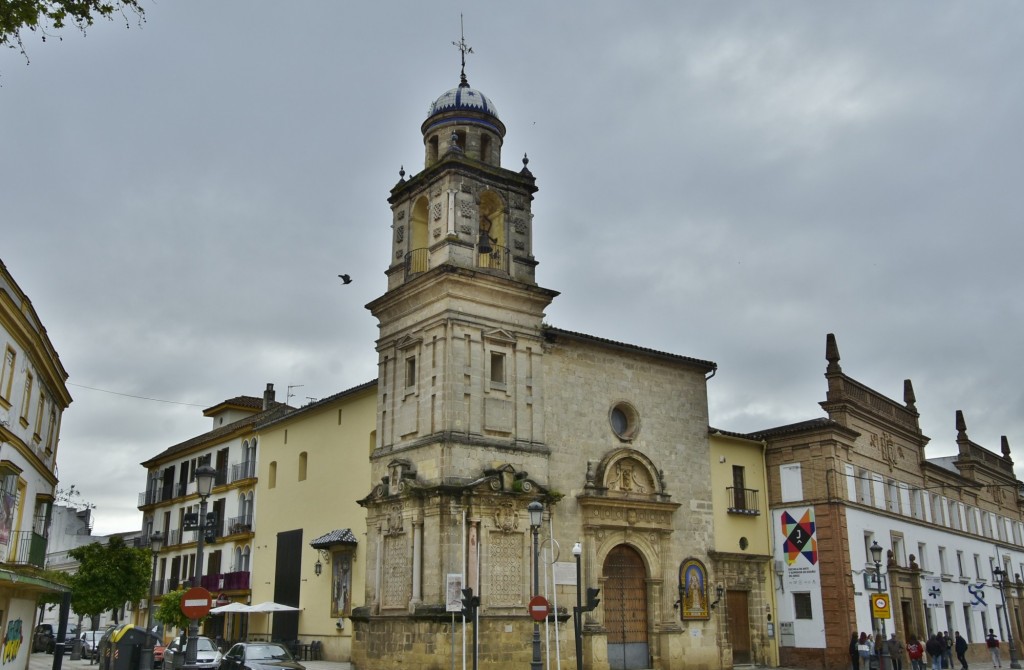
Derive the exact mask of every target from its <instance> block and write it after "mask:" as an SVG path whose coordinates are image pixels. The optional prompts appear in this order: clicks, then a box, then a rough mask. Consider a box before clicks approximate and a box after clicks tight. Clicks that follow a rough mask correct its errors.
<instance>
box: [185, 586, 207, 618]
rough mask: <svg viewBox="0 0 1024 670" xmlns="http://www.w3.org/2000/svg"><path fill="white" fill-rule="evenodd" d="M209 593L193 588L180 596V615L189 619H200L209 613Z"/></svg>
mask: <svg viewBox="0 0 1024 670" xmlns="http://www.w3.org/2000/svg"><path fill="white" fill-rule="evenodd" d="M210 600H211V596H210V592H209V591H207V590H206V589H204V588H203V587H201V586H193V587H192V588H190V589H189V590H188V591H185V593H183V594H182V596H181V613H182V614H184V615H185V616H186V617H188V618H189V619H202V618H203V617H204V616H206V615H207V614H209V613H210V606H211V603H210Z"/></svg>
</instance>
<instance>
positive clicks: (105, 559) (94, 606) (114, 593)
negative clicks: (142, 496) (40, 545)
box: [68, 535, 151, 621]
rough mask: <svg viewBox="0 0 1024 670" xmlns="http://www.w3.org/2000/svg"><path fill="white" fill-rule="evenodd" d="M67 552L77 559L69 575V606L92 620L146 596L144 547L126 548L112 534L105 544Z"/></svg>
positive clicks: (146, 581)
mask: <svg viewBox="0 0 1024 670" xmlns="http://www.w3.org/2000/svg"><path fill="white" fill-rule="evenodd" d="M68 555H69V556H70V557H71V558H73V559H75V560H77V561H78V571H77V572H76V573H75V574H73V575H71V589H72V595H71V606H72V607H73V608H74V609H75V611H76V612H78V613H79V614H82V615H85V616H89V617H92V619H93V621H96V620H97V617H98V615H99V614H100V613H101V612H105V611H107V610H115V609H117V608H119V607H121V606H122V605H124V604H125V603H126V602H129V601H133V602H134V601H139V600H141V599H142V598H145V597H147V596H148V595H149V582H150V578H151V574H150V573H151V569H150V566H149V560H150V556H149V552H147V551H146V550H145V549H140V548H136V547H129V546H128V545H126V544H125V543H124V540H123V539H121V538H120V537H118V536H116V535H115V536H113V537H111V538H110V540H109V542H107V544H100V543H99V542H93V543H92V544H87V545H84V546H81V547H75V548H74V549H72V550H71V551H69V552H68Z"/></svg>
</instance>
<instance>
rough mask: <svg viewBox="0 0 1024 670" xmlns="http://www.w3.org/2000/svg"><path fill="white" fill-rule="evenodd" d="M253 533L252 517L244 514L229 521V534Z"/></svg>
mask: <svg viewBox="0 0 1024 670" xmlns="http://www.w3.org/2000/svg"><path fill="white" fill-rule="evenodd" d="M251 532H252V515H251V514H244V515H242V516H234V517H231V518H229V519H228V527H227V534H228V535H237V534H239V533H251Z"/></svg>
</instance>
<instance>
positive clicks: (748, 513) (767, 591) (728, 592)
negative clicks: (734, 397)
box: [709, 428, 779, 667]
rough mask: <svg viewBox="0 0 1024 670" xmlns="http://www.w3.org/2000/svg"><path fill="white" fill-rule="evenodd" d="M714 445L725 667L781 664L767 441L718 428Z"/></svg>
mask: <svg viewBox="0 0 1024 670" xmlns="http://www.w3.org/2000/svg"><path fill="white" fill-rule="evenodd" d="M709 447H710V453H711V482H712V484H711V488H712V491H711V502H712V506H713V508H714V526H715V531H714V536H715V541H714V549H713V550H712V551H711V552H709V555H710V557H711V558H712V560H713V561H714V562H715V567H716V569H715V571H714V572H715V574H717V575H718V579H719V580H720V581H719V583H718V584H717V585H716V587H715V588H716V597H717V598H718V607H719V608H720V609H721V611H722V616H721V617H719V618H718V621H720V622H721V624H722V626H723V628H724V630H723V634H722V635H721V637H720V639H721V640H722V641H723V643H722V645H721V649H722V654H723V657H724V658H723V666H725V667H729V666H732V665H749V664H754V665H757V666H769V667H775V666H777V665H778V664H779V663H778V658H779V652H778V631H777V630H776V622H775V612H776V605H775V590H774V588H773V564H772V561H771V558H772V547H771V528H770V524H771V515H769V514H768V513H767V512H768V509H767V498H766V495H767V491H768V480H767V476H766V471H765V464H764V444H763V443H762V442H761V441H759V440H753V439H750V438H749V437H746V436H743V435H740V434H737V433H730V432H727V431H722V430H717V429H714V428H712V429H711V433H710V437H709ZM719 589H721V590H720V591H719Z"/></svg>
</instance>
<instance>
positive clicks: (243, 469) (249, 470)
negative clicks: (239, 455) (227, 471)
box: [231, 461, 256, 483]
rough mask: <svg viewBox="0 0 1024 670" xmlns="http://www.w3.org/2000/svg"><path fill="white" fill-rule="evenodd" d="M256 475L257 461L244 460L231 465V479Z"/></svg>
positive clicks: (233, 480)
mask: <svg viewBox="0 0 1024 670" xmlns="http://www.w3.org/2000/svg"><path fill="white" fill-rule="evenodd" d="M255 476H256V461H242V462H241V463H235V464H234V465H232V466H231V481H232V483H233V482H237V481H238V480H240V479H252V478H254V477H255Z"/></svg>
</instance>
